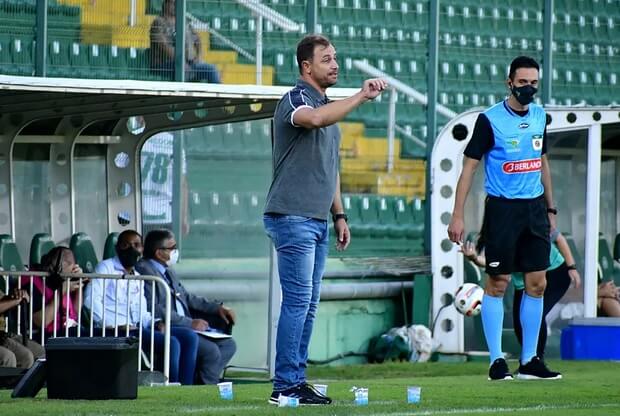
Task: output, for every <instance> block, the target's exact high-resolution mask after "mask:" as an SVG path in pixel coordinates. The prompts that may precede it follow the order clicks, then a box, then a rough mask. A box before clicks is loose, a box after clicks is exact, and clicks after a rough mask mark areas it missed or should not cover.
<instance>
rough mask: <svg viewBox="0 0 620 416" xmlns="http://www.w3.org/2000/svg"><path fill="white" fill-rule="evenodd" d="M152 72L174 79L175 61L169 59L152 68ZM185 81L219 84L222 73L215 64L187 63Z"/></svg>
mask: <svg viewBox="0 0 620 416" xmlns="http://www.w3.org/2000/svg"><path fill="white" fill-rule="evenodd" d="M151 72H153V73H154V74H156V75H159V76H163V77H165V78H166V79H170V80H172V79H174V61H167V62H164V63H162V64H161V65H160V66H158V67H154V68H151ZM185 81H188V82H191V81H199V82H202V81H204V82H208V83H209V84H219V83H220V74H219V72H218V71H217V67H216V66H215V65H212V64H208V63H205V62H194V63H191V64H187V65H186V67H185Z"/></svg>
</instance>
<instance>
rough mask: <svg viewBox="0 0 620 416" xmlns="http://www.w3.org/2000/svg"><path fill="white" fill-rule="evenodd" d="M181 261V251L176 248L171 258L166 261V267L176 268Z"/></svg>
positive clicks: (172, 251) (171, 252)
mask: <svg viewBox="0 0 620 416" xmlns="http://www.w3.org/2000/svg"><path fill="white" fill-rule="evenodd" d="M178 261H179V250H177V249H176V248H175V249H174V250H171V251H170V258H169V259H168V260H166V266H168V267H170V266H174V265H175V264H177V262H178Z"/></svg>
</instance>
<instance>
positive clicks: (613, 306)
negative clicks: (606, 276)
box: [597, 280, 620, 318]
mask: <svg viewBox="0 0 620 416" xmlns="http://www.w3.org/2000/svg"><path fill="white" fill-rule="evenodd" d="M597 302H598V305H597V306H598V316H612V317H615V318H618V317H620V288H619V287H617V286H616V284H615V283H614V281H613V280H609V281H607V282H602V283H600V284H599V285H598V299H597Z"/></svg>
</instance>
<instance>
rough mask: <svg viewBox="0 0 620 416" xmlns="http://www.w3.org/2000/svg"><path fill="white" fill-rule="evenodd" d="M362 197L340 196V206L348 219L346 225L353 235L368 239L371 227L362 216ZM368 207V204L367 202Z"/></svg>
mask: <svg viewBox="0 0 620 416" xmlns="http://www.w3.org/2000/svg"><path fill="white" fill-rule="evenodd" d="M362 197H363V196H362V195H352V194H346V195H343V196H342V205H343V207H344V211H345V212H346V213H347V216H348V218H349V220H348V224H349V227H350V228H351V233H352V234H353V235H359V236H360V237H369V236H370V233H371V229H372V226H371V225H370V224H368V223H366V222H365V221H364V220H365V218H364V217H363V216H362V208H361V206H362ZM368 203H369V205H370V202H368Z"/></svg>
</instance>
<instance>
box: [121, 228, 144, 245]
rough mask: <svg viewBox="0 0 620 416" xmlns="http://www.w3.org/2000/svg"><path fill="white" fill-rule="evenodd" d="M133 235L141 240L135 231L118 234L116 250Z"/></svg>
mask: <svg viewBox="0 0 620 416" xmlns="http://www.w3.org/2000/svg"><path fill="white" fill-rule="evenodd" d="M134 235H137V236H138V237H140V238H142V236H141V235H140V233H139V232H137V231H136V230H125V231H123V232H122V233H120V234H119V235H118V239H117V240H116V248H118V247H120V245H121V243H124V242H127V240H128V239H129V237H132V236H134Z"/></svg>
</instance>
